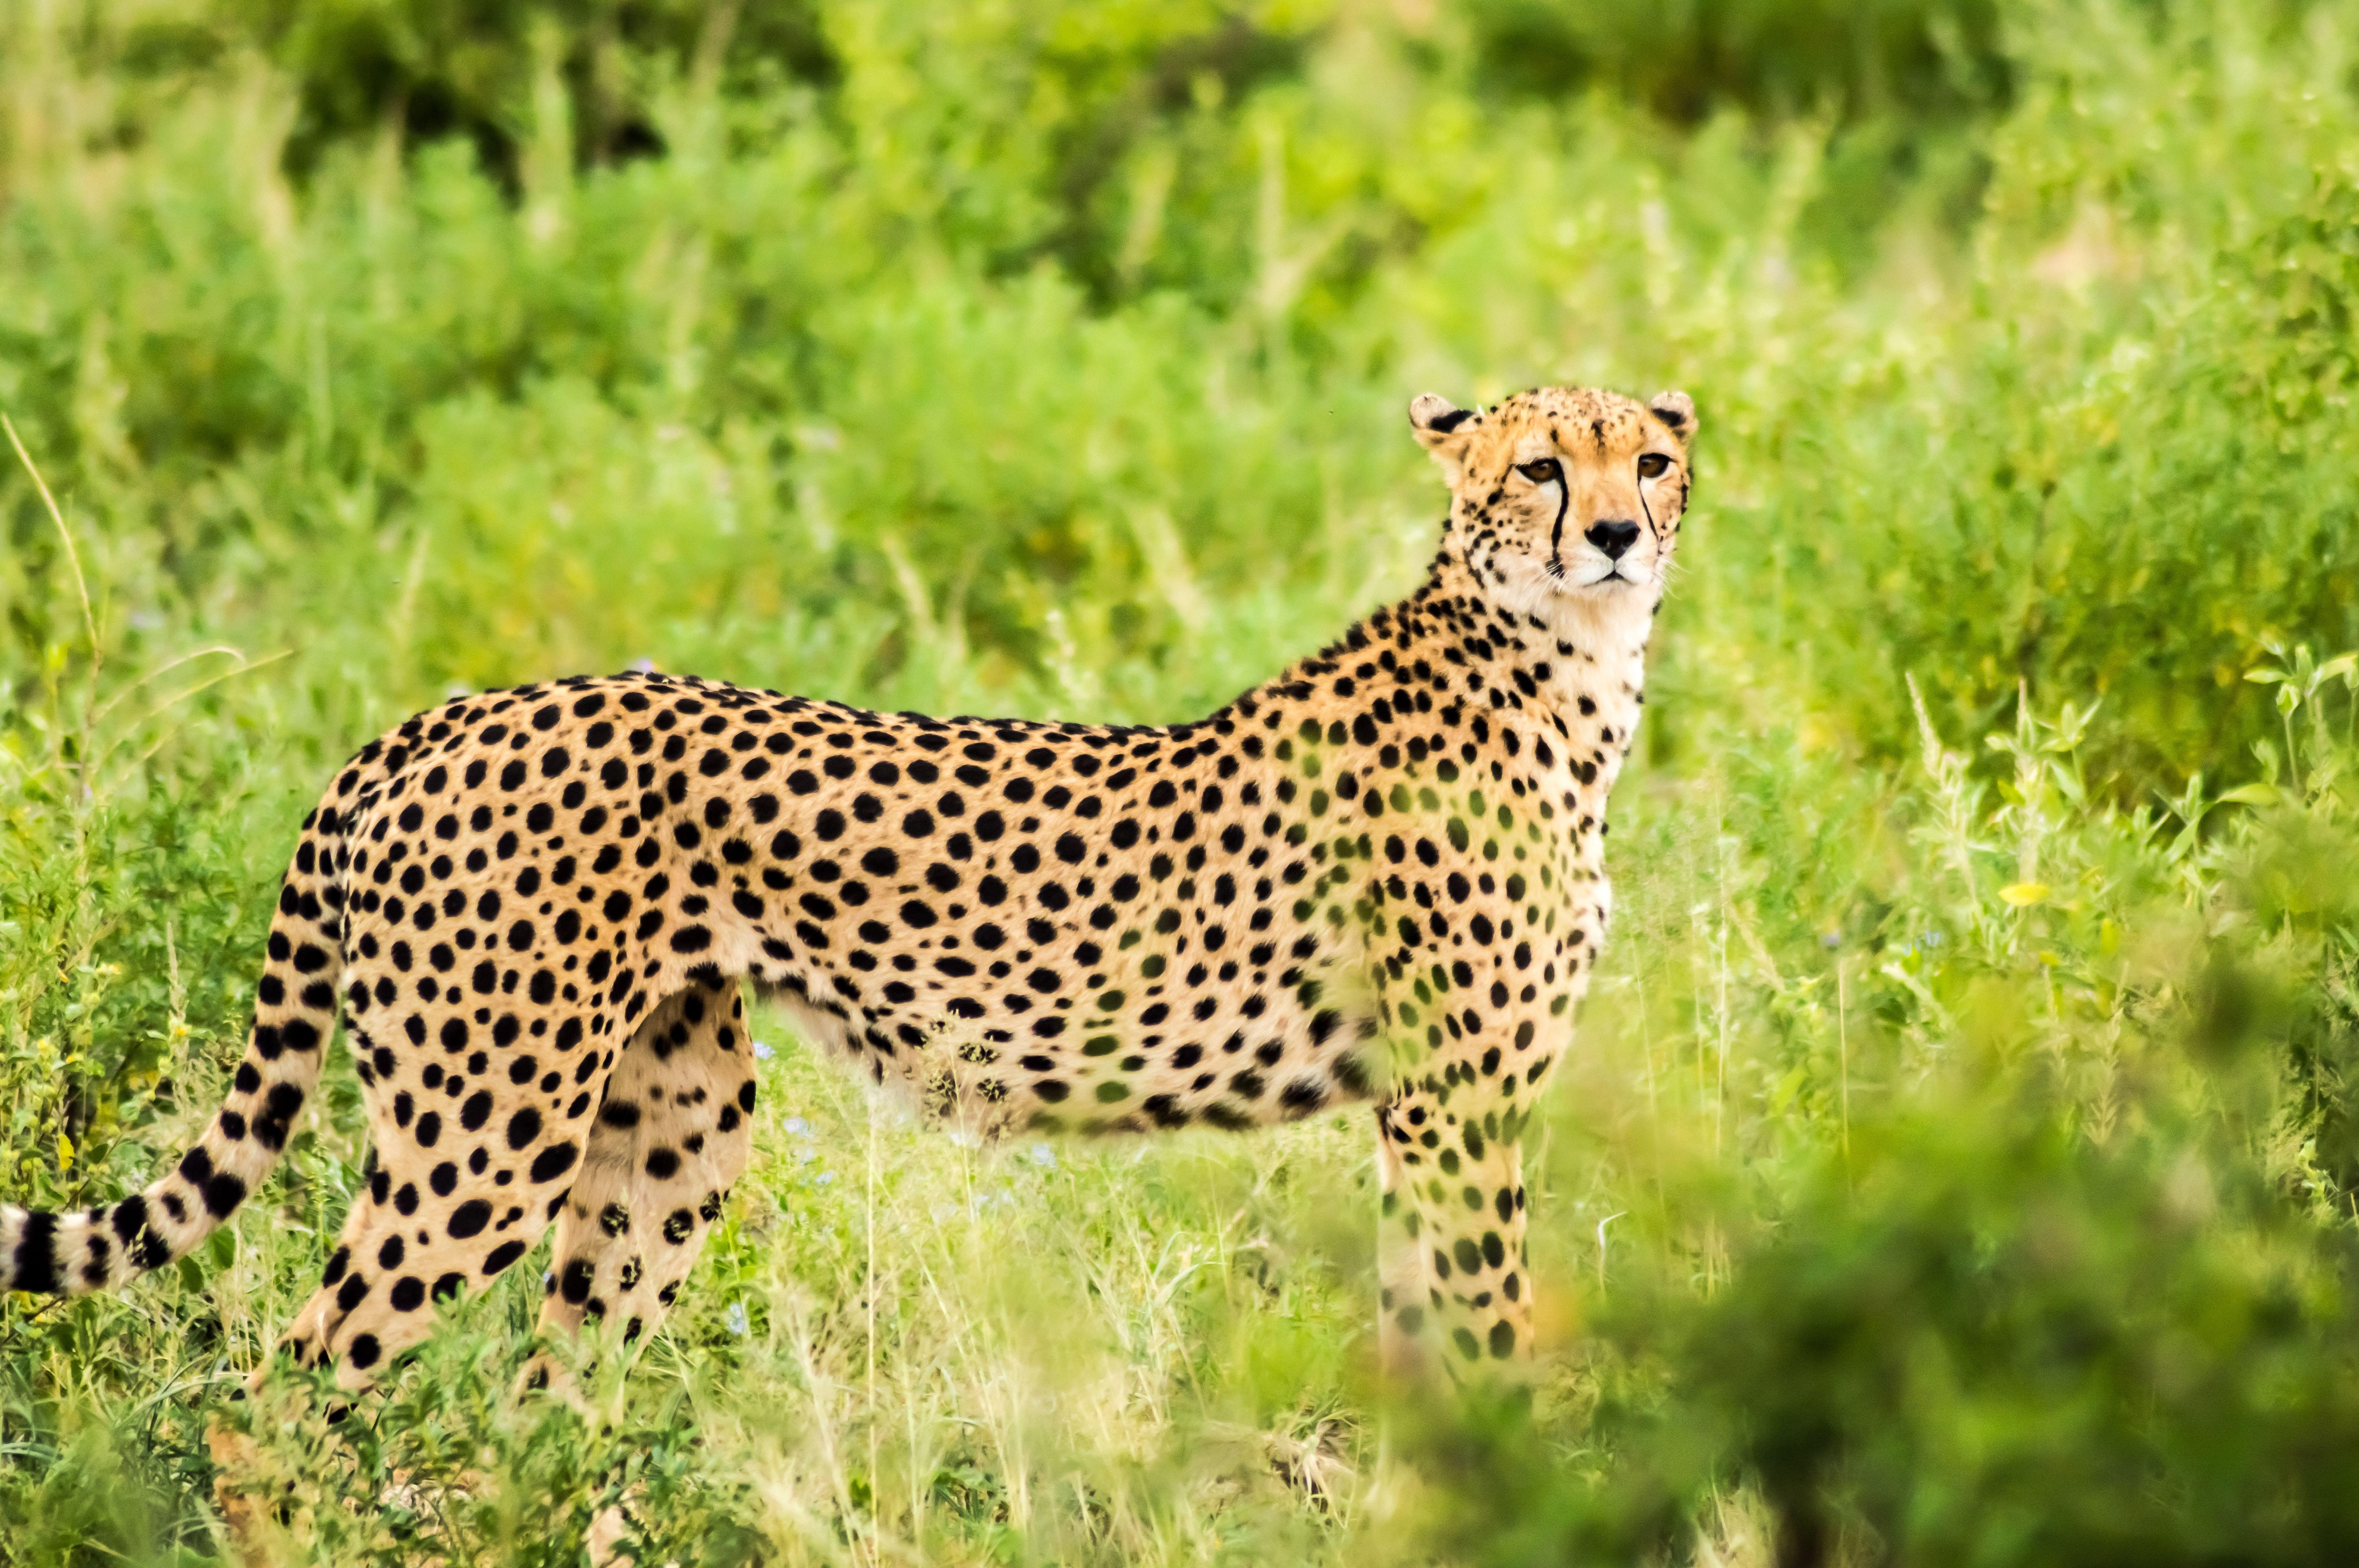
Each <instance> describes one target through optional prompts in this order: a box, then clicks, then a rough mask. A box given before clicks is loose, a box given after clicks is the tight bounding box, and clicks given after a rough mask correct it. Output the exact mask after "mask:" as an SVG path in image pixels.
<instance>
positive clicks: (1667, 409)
mask: <svg viewBox="0 0 2359 1568" xmlns="http://www.w3.org/2000/svg"><path fill="white" fill-rule="evenodd" d="M1647 407H1648V408H1649V409H1651V410H1652V411H1653V413H1654V416H1655V417H1656V418H1658V419H1660V420H1661V421H1662V422H1663V423H1664V424H1666V425H1669V427H1671V434H1672V435H1674V436H1677V437H1678V438H1680V446H1682V447H1684V446H1686V445H1687V444H1688V443H1689V442H1690V440H1692V439H1694V438H1695V432H1696V411H1695V403H1694V400H1693V399H1691V398H1690V397H1689V396H1688V395H1687V394H1686V393H1684V392H1658V393H1657V394H1655V395H1654V396H1652V397H1650V398H1648V399H1647Z"/></svg>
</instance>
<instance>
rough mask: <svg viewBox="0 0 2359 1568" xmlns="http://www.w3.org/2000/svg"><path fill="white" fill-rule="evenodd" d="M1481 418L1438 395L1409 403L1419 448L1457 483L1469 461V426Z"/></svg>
mask: <svg viewBox="0 0 2359 1568" xmlns="http://www.w3.org/2000/svg"><path fill="white" fill-rule="evenodd" d="M1479 417H1481V416H1479V415H1477V414H1476V413H1475V412H1474V410H1473V409H1472V408H1461V407H1458V406H1456V405H1454V404H1452V403H1451V401H1450V399H1448V398H1447V397H1442V396H1440V395H1436V394H1434V393H1430V392H1427V393H1420V394H1419V395H1417V396H1415V397H1413V398H1411V399H1409V405H1408V426H1409V428H1410V429H1411V430H1414V431H1415V432H1417V439H1418V444H1419V446H1421V447H1423V448H1424V449H1426V450H1427V451H1429V452H1431V453H1432V454H1433V455H1434V458H1435V460H1438V461H1439V462H1440V464H1441V466H1442V467H1443V468H1444V469H1445V470H1448V471H1449V474H1450V477H1451V482H1453V483H1454V482H1456V481H1457V478H1458V471H1459V470H1460V468H1461V467H1462V465H1463V463H1464V461H1465V457H1466V443H1467V432H1466V429H1465V426H1466V425H1467V424H1468V423H1469V422H1470V421H1472V420H1474V419H1477V418H1479Z"/></svg>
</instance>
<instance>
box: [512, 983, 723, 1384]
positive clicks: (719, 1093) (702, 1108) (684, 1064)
mask: <svg viewBox="0 0 2359 1568" xmlns="http://www.w3.org/2000/svg"><path fill="white" fill-rule="evenodd" d="M753 1066H754V1064H753V1053H752V1050H751V1047H750V1044H749V1042H748V1039H747V1036H746V1033H745V1000H744V998H743V996H742V994H741V993H740V990H739V988H738V986H737V984H736V982H735V981H734V980H731V979H723V977H722V976H721V975H720V974H719V973H718V972H717V971H715V970H711V969H705V970H700V971H698V972H697V973H696V974H694V975H693V976H691V977H690V982H689V985H688V987H687V989H683V990H680V991H676V992H674V993H673V994H672V995H670V996H669V997H666V998H665V999H664V1000H663V1001H662V1002H660V1003H659V1004H658V1006H657V1007H656V1008H655V1009H654V1010H653V1011H651V1012H649V1013H648V1015H647V1020H646V1021H645V1022H642V1023H641V1024H640V1025H639V1028H638V1030H637V1032H636V1033H634V1034H633V1035H632V1036H631V1039H630V1042H629V1044H626V1045H625V1047H624V1048H623V1050H622V1052H621V1054H619V1055H618V1056H617V1057H616V1058H615V1062H614V1075H613V1076H612V1077H610V1078H609V1079H608V1080H607V1085H606V1098H605V1101H604V1103H603V1105H601V1106H600V1107H599V1110H598V1119H597V1123H596V1125H595V1127H594V1128H593V1129H592V1131H591V1134H590V1142H589V1148H588V1150H587V1151H586V1152H585V1153H584V1155H583V1159H582V1174H581V1177H580V1179H579V1180H577V1181H576V1182H575V1183H574V1184H573V1190H572V1193H571V1195H569V1196H568V1198H567V1200H566V1204H565V1208H564V1211H563V1212H562V1213H561V1214H560V1216H559V1217H558V1221H557V1240H556V1244H555V1246H554V1247H553V1248H552V1249H551V1252H550V1266H549V1299H548V1301H547V1303H544V1304H543V1306H542V1308H541V1314H540V1330H541V1333H542V1334H543V1335H544V1336H548V1337H551V1338H553V1337H556V1336H559V1335H560V1334H563V1335H568V1336H570V1335H571V1334H573V1333H575V1332H576V1331H577V1330H579V1329H580V1328H581V1326H582V1325H583V1324H584V1323H601V1322H603V1323H604V1324H605V1325H609V1328H610V1330H611V1331H613V1332H617V1333H619V1334H620V1336H621V1340H622V1343H623V1344H625V1345H626V1346H632V1345H636V1344H639V1343H642V1342H643V1337H644V1336H646V1335H647V1333H648V1332H650V1331H651V1330H653V1329H654V1328H655V1326H656V1325H657V1324H658V1323H659V1322H660V1321H661V1320H662V1318H663V1314H665V1312H666V1311H668V1310H669V1308H670V1306H671V1303H672V1301H673V1299H674V1298H675V1297H676V1296H677V1295H678V1293H679V1287H680V1284H681V1282H682V1281H685V1280H686V1279H687V1277H688V1273H689V1270H690V1268H691V1267H693V1266H694V1264H695V1262H696V1259H697V1254H698V1253H700V1252H701V1251H702V1250H703V1248H704V1239H705V1237H706V1236H707V1234H709V1233H710V1232H711V1230H712V1224H713V1221H715V1220H716V1219H718V1218H720V1217H721V1206H722V1202H723V1199H725V1198H726V1197H727V1196H728V1194H729V1188H730V1186H731V1185H732V1184H734V1183H735V1181H736V1180H737V1177H738V1176H739V1174H740V1173H743V1172H744V1170H745V1161H746V1157H747V1155H748V1153H749V1152H750V1151H751V1147H752V1116H751V1113H752V1111H753V1108H754V1095H755V1085H754V1072H753ZM562 1376H563V1373H562V1368H560V1367H559V1366H558V1364H557V1362H556V1361H555V1359H554V1358H553V1357H549V1356H546V1355H544V1356H541V1357H535V1359H534V1361H533V1363H532V1364H531V1365H529V1366H528V1367H527V1371H526V1380H527V1382H531V1383H536V1384H538V1383H556V1382H560V1381H561V1380H562Z"/></svg>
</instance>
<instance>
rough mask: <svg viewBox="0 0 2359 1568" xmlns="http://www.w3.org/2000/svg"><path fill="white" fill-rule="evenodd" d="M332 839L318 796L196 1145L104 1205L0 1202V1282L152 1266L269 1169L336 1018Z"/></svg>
mask: <svg viewBox="0 0 2359 1568" xmlns="http://www.w3.org/2000/svg"><path fill="white" fill-rule="evenodd" d="M340 844H341V838H340V835H339V832H338V818H337V816H336V812H335V808H334V807H333V806H332V805H328V804H322V805H321V807H320V808H319V810H317V811H316V812H314V813H313V814H312V815H311V816H310V817H309V818H307V819H305V821H304V824H303V835H302V838H301V840H300V842H299V844H298V845H297V847H296V850H295V860H294V863H293V864H292V865H291V866H289V867H288V871H287V880H286V881H285V882H283V883H282V884H281V885H280V888H279V892H278V911H277V914H276V915H274V916H273V917H272V919H271V922H270V956H269V960H268V961H267V962H266V964H265V965H264V966H263V969H262V979H261V981H260V982H259V983H258V984H257V985H256V986H255V1013H254V1028H253V1033H251V1035H250V1036H249V1037H248V1039H247V1042H246V1047H245V1059H244V1060H243V1061H241V1062H240V1063H239V1064H238V1067H237V1076H236V1078H235V1080H234V1083H233V1084H232V1086H231V1088H230V1092H229V1097H228V1098H227V1099H225V1100H223V1102H222V1108H221V1113H220V1114H219V1115H217V1116H216V1117H214V1118H213V1119H212V1123H211V1124H210V1125H208V1126H207V1127H206V1129H205V1130H204V1134H203V1136H202V1137H201V1138H199V1139H198V1140H197V1143H196V1146H195V1147H194V1148H192V1149H190V1151H189V1152H187V1153H185V1154H183V1155H181V1156H180V1162H179V1164H178V1165H177V1166H175V1167H174V1168H173V1169H172V1171H171V1172H170V1173H168V1174H167V1175H165V1176H164V1177H163V1178H162V1179H160V1180H158V1182H156V1183H155V1184H152V1185H150V1186H149V1187H148V1188H147V1190H146V1191H145V1192H142V1193H139V1194H136V1195H133V1196H131V1197H127V1198H125V1199H124V1200H123V1201H122V1202H120V1203H117V1204H114V1205H113V1206H105V1207H99V1208H93V1209H87V1210H82V1211H79V1212H75V1213H63V1214H49V1213H45V1212H42V1211H39V1210H27V1209H21V1208H15V1207H10V1206H5V1205H0V1289H5V1290H11V1291H35V1292H41V1293H44V1294H49V1295H67V1296H77V1295H82V1294H83V1293H84V1292H90V1291H97V1290H104V1289H107V1288H108V1287H110V1286H114V1285H120V1284H123V1283H125V1281H128V1280H130V1279H131V1278H132V1277H133V1276H134V1275H136V1274H139V1273H143V1272H145V1271H147V1270H150V1269H160V1268H162V1267H163V1266H164V1265H165V1264H167V1263H169V1262H171V1261H172V1260H174V1259H176V1258H179V1257H181V1256H182V1255H184V1254H186V1253H187V1252H188V1251H189V1250H190V1249H191V1248H193V1247H195V1246H196V1245H197V1244H198V1243H199V1242H201V1241H202V1240H203V1239H204V1238H206V1237H208V1236H210V1235H212V1232H213V1230H214V1229H215V1228H216V1227H218V1226H220V1225H221V1223H222V1222H223V1220H225V1219H227V1218H228V1217H230V1215H231V1213H232V1212H233V1211H234V1210H235V1209H236V1207H237V1206H238V1205H239V1204H240V1203H242V1202H244V1201H245V1195H246V1194H248V1193H249V1192H252V1191H253V1190H254V1189H255V1187H256V1186H257V1185H259V1184H261V1181H262V1178H263V1177H264V1176H265V1175H266V1174H268V1173H269V1171H270V1167H271V1166H272V1165H274V1164H276V1163H277V1160H278V1153H279V1151H280V1150H282V1149H284V1148H285V1147H286V1146H287V1135H288V1129H289V1127H290V1125H291V1124H292V1123H293V1121H294V1119H295V1116H296V1113H297V1112H299V1111H300V1110H301V1109H302V1108H303V1100H304V1097H305V1096H306V1095H307V1094H309V1093H310V1089H311V1087H312V1086H313V1085H315V1084H317V1083H318V1082H319V1080H320V1064H321V1059H322V1058H323V1057H324V1056H325V1055H326V1054H327V1044H328V1039H329V1037H330V1035H331V1034H332V1033H333V1032H334V1030H335V1026H336V1003H337V998H336V987H337V984H338V981H339V979H340V978H341V976H342V970H343V943H342V935H341V933H342V926H343V909H342V904H343V894H342V890H341V888H340V887H339V886H338V885H337V875H336V873H337V866H336V864H335V861H336V856H337V851H338V849H339V848H340Z"/></svg>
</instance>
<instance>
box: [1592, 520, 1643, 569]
mask: <svg viewBox="0 0 2359 1568" xmlns="http://www.w3.org/2000/svg"><path fill="white" fill-rule="evenodd" d="M1582 537H1583V538H1585V539H1587V540H1588V541H1589V542H1590V543H1591V544H1593V545H1594V546H1597V547H1598V549H1599V550H1601V551H1603V553H1604V556H1605V558H1606V559H1607V560H1609V561H1618V560H1620V559H1621V558H1622V556H1623V553H1624V552H1625V551H1626V550H1628V549H1629V547H1630V546H1633V545H1635V544H1636V543H1637V542H1638V524H1636V523H1592V524H1590V525H1589V532H1588V533H1586V534H1584V535H1582Z"/></svg>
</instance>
